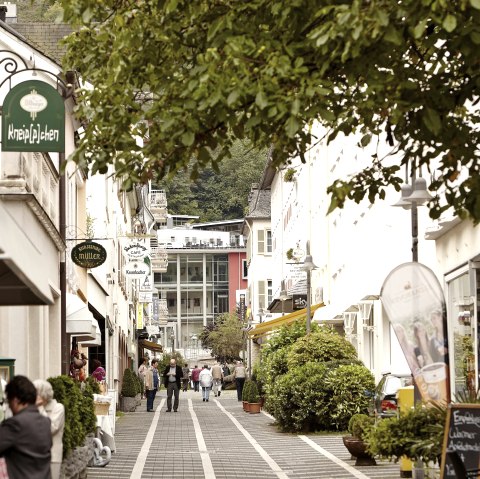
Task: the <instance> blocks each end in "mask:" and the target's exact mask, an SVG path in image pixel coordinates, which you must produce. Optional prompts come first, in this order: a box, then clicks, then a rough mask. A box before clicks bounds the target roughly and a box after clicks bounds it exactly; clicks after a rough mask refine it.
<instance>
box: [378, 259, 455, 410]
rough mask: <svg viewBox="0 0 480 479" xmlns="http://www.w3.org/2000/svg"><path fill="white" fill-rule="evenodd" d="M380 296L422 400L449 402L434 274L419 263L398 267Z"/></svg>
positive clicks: (442, 315)
mask: <svg viewBox="0 0 480 479" xmlns="http://www.w3.org/2000/svg"><path fill="white" fill-rule="evenodd" d="M380 297H381V300H382V304H383V306H384V308H385V311H386V312H387V315H388V319H389V320H390V323H391V324H392V327H393V329H394V331H395V333H396V335H397V338H398V342H399V343H400V346H401V348H402V350H403V353H404V354H405V358H406V360H407V363H408V365H409V367H410V369H411V371H412V374H413V378H414V380H415V383H416V384H417V387H418V389H419V391H420V394H421V396H422V399H423V400H424V401H444V402H449V399H450V390H449V389H450V388H449V384H450V381H449V365H448V341H447V339H448V337H447V314H446V307H445V298H444V295H443V290H442V287H441V286H440V283H439V282H438V280H437V278H436V276H435V274H434V273H433V271H432V270H431V269H429V268H427V267H426V266H425V265H423V264H420V263H404V264H401V265H400V266H397V267H396V268H395V269H394V270H393V271H391V272H390V274H389V275H388V276H387V278H386V279H385V282H384V283H383V286H382V290H381V293H380Z"/></svg>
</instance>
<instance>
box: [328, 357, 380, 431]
mask: <svg viewBox="0 0 480 479" xmlns="http://www.w3.org/2000/svg"><path fill="white" fill-rule="evenodd" d="M326 365H327V368H328V374H327V375H326V377H325V380H324V383H323V387H324V388H325V389H326V390H327V391H326V393H327V394H328V397H329V409H330V412H329V418H330V421H331V423H332V426H333V427H335V428H336V429H338V430H341V431H342V430H345V429H347V426H348V421H349V420H350V418H351V417H352V416H353V415H354V414H359V413H362V414H366V413H368V407H369V405H370V402H371V399H370V395H369V392H370V391H372V390H373V389H374V388H375V379H374V377H373V375H372V373H371V372H370V371H369V370H368V369H367V368H366V367H365V366H363V365H359V364H351V365H341V366H338V368H332V367H331V363H327V364H326Z"/></svg>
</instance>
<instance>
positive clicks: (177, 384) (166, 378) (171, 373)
mask: <svg viewBox="0 0 480 479" xmlns="http://www.w3.org/2000/svg"><path fill="white" fill-rule="evenodd" d="M182 377H183V371H182V368H181V367H180V366H178V365H177V361H176V360H175V359H174V358H172V359H170V364H169V365H168V366H167V367H166V368H165V371H164V372H163V383H164V384H165V387H166V388H167V412H170V411H171V410H172V396H173V394H175V401H174V403H173V410H174V412H177V410H178V401H179V395H180V388H181V384H182Z"/></svg>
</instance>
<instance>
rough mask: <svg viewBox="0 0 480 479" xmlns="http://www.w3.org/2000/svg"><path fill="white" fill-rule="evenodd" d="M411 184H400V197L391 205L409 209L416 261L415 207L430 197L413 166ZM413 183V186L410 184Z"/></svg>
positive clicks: (413, 251)
mask: <svg viewBox="0 0 480 479" xmlns="http://www.w3.org/2000/svg"><path fill="white" fill-rule="evenodd" d="M411 179H412V184H411V185H410V184H408V183H407V182H405V184H403V185H402V186H401V197H400V200H399V201H397V202H396V203H395V204H394V205H393V206H401V207H402V208H403V209H405V210H410V211H411V223H412V261H414V262H418V212H417V207H418V206H421V205H423V204H425V203H426V202H427V201H430V200H431V199H432V195H431V194H430V193H429V192H428V190H427V182H426V181H425V178H421V177H420V178H416V173H415V167H414V166H412V173H411ZM412 185H413V186H412Z"/></svg>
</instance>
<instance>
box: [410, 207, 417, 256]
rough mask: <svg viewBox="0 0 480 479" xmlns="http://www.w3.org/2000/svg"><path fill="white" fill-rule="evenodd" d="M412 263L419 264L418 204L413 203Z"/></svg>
mask: <svg viewBox="0 0 480 479" xmlns="http://www.w3.org/2000/svg"><path fill="white" fill-rule="evenodd" d="M411 214H412V261H413V262H415V263H417V262H418V210H417V203H415V202H413V203H412V209H411Z"/></svg>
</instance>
